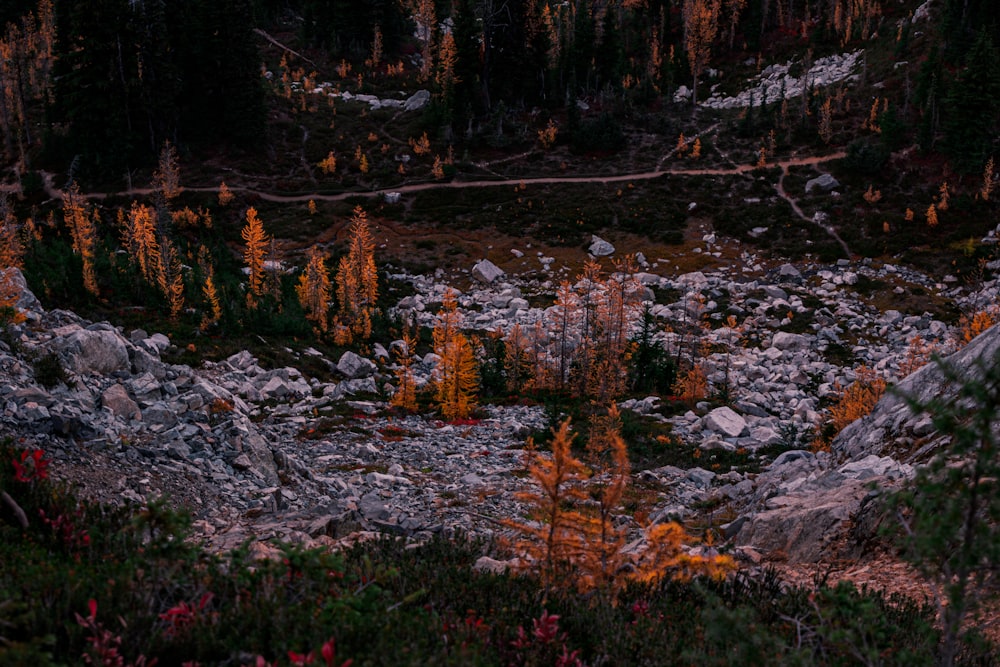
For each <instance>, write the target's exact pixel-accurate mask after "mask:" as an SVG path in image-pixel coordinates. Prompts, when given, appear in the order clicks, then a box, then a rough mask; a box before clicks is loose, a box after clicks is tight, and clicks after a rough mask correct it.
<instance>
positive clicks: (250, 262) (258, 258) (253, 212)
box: [240, 207, 269, 308]
mask: <svg viewBox="0 0 1000 667" xmlns="http://www.w3.org/2000/svg"><path fill="white" fill-rule="evenodd" d="M246 221H247V222H246V225H245V226H244V227H243V230H242V231H241V232H240V237H241V238H242V239H243V241H244V243H245V245H244V248H243V262H244V263H245V264H246V267H247V269H249V272H250V273H249V284H248V289H247V305H248V306H249V307H250V308H256V307H257V302H258V299H259V298H260V297H261V296H262V295H263V294H264V277H265V276H264V257H265V255H266V254H267V246H268V241H269V238H268V236H267V234H266V233H265V232H264V223H263V222H261V220H260V218H258V217H257V209H255V208H253V207H250V208H248V209H247V212H246Z"/></svg>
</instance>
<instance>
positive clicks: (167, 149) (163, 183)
mask: <svg viewBox="0 0 1000 667" xmlns="http://www.w3.org/2000/svg"><path fill="white" fill-rule="evenodd" d="M153 189H154V190H156V192H157V193H159V194H160V196H162V197H163V198H164V199H165V200H166V201H167V202H168V203H169V202H170V201H172V200H173V199H175V198H176V197H177V196H178V195H180V193H181V191H182V190H183V188H182V187H181V170H180V165H179V164H178V161H177V150H176V149H175V148H174V147H173V144H171V143H170V142H169V141H164V142H163V148H161V149H160V161H159V164H158V166H157V168H156V171H154V172H153Z"/></svg>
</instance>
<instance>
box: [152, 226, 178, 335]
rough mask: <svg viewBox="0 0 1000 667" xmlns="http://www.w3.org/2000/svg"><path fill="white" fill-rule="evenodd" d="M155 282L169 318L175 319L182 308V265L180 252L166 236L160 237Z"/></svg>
mask: <svg viewBox="0 0 1000 667" xmlns="http://www.w3.org/2000/svg"><path fill="white" fill-rule="evenodd" d="M157 284H158V286H159V288H160V292H162V293H163V296H164V298H166V300H167V306H168V307H169V309H170V318H171V319H176V318H177V316H178V315H180V313H181V310H183V308H184V267H183V265H182V264H181V258H180V253H178V252H177V249H176V248H175V247H174V244H173V243H171V242H170V239H168V238H167V237H166V236H161V237H160V261H159V266H158V273H157Z"/></svg>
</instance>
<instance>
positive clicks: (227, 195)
mask: <svg viewBox="0 0 1000 667" xmlns="http://www.w3.org/2000/svg"><path fill="white" fill-rule="evenodd" d="M232 202H233V191H232V190H230V189H229V186H228V185H226V182H225V181H222V183H220V184H219V206H222V207H226V206H229V205H230V204H231V203H232Z"/></svg>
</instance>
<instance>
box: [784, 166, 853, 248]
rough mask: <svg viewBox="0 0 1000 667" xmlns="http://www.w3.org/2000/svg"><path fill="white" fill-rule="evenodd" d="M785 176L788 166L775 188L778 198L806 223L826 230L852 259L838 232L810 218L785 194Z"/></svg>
mask: <svg viewBox="0 0 1000 667" xmlns="http://www.w3.org/2000/svg"><path fill="white" fill-rule="evenodd" d="M785 176H788V165H787V164H783V165H781V176H780V177H779V178H778V184H777V185H776V186H775V188H776V189H777V191H778V196H779V197H781V198H782V199H784V200H785V201H787V202H788V203H789V204H790V205H791V207H792V210H793V211H795V215H797V216H799V217H800V218H802V219H803V220H805V221H806V222H809V223H814V224H816V225H817V226H819V227H820V228H821V229H822V230H824V231H825V232H826V233H827V234H829V235H830V237H831V238H833V240H834V241H836V242H837V243H839V244H840V247H841V248H843V249H844V253H845V254H846V255H847V256H848V257H850V256H851V249H850V248H848V247H847V242H846V241H844V239H842V238H841V237H840V234H838V233H837V230H835V229H834V228H833V227H832V226H831V225H824V224H823V223H822V222H819V221H817V220H815V219H814V218H810V217H809V216H807V215H806V214H805V213H803V212H802V208H801V207H799V203H798V202H797V201H795V199H793V198H792V197H791V195H789V194H788V193H787V192H785Z"/></svg>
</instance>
